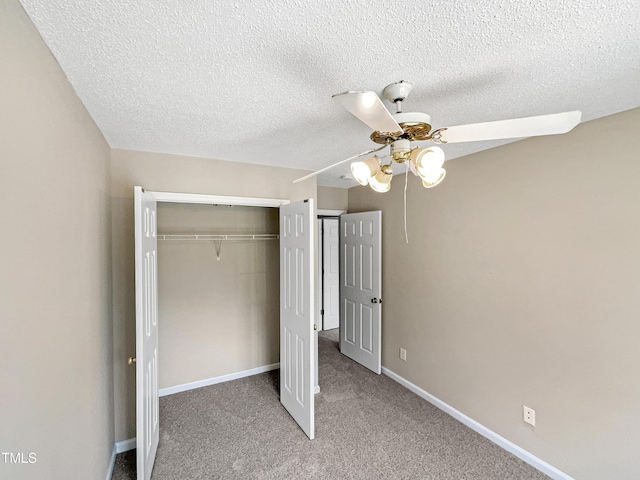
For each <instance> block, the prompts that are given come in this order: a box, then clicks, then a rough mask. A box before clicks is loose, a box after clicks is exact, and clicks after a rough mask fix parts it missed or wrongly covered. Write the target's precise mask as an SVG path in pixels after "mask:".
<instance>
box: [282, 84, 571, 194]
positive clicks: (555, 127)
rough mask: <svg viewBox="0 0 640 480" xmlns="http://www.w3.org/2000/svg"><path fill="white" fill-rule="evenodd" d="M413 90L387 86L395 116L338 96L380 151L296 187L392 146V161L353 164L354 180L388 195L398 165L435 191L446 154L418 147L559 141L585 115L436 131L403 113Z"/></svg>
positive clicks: (362, 98) (349, 95) (360, 99)
mask: <svg viewBox="0 0 640 480" xmlns="http://www.w3.org/2000/svg"><path fill="white" fill-rule="evenodd" d="M412 88H413V86H412V85H411V84H410V83H409V82H405V81H404V80H401V81H399V82H396V83H392V84H391V85H387V87H385V89H384V90H383V91H382V95H383V97H384V98H385V99H386V100H388V101H389V102H391V103H394V104H395V106H396V113H395V114H394V115H392V114H391V113H390V112H389V110H387V108H386V107H385V106H384V104H383V103H382V101H381V100H380V98H379V97H378V95H376V93H375V92H371V91H362V92H361V91H347V92H344V93H338V94H336V95H333V97H332V98H333V99H334V100H336V101H337V102H338V103H340V105H342V106H343V107H344V108H346V109H347V110H348V111H349V112H351V113H352V114H353V115H355V116H356V117H357V118H358V119H359V120H361V121H362V122H364V123H365V124H367V125H368V126H369V127H370V128H372V129H373V133H372V134H371V140H373V142H375V143H377V144H379V145H381V146H380V147H376V148H373V149H371V150H367V151H366V152H362V153H359V154H358V155H354V156H353V157H349V158H347V159H345V160H342V161H340V162H338V163H334V164H333V165H329V166H328V167H325V168H322V169H320V170H318V171H316V172H314V173H311V174H309V175H306V176H304V177H302V178H299V179H297V180H295V181H294V183H296V182H301V181H303V180H306V179H308V178H311V177H313V176H315V175H318V174H319V173H322V172H325V171H327V170H329V169H331V168H333V167H336V166H338V165H340V164H342V163H345V162H348V161H350V160H354V159H356V158H358V157H362V156H364V155H369V154H372V153H376V152H379V151H380V150H382V149H384V148H385V147H387V146H389V147H390V154H389V155H386V156H383V157H378V156H377V155H374V156H372V157H370V158H368V159H367V160H364V161H358V162H354V163H352V164H351V172H352V173H353V177H354V179H355V180H356V181H357V182H358V183H359V184H361V185H367V184H368V185H369V186H370V187H371V188H373V189H374V190H375V191H378V192H387V191H389V188H390V187H391V178H392V177H393V164H394V163H397V164H403V163H406V164H407V165H408V168H409V170H410V171H411V172H412V173H413V174H414V175H417V176H419V177H420V178H421V180H422V185H423V186H424V187H425V188H431V187H435V186H436V185H438V184H439V183H440V182H441V181H442V180H443V179H444V177H445V174H446V171H445V169H444V168H442V165H443V164H444V160H445V154H444V151H443V150H442V149H441V148H439V147H437V146H432V147H429V148H418V147H413V148H412V146H411V142H413V141H431V142H434V143H437V144H446V143H458V142H476V141H482V140H497V139H505V138H522V137H534V136H540V135H554V134H560V133H566V132H568V131H570V130H571V129H572V128H573V127H575V126H576V125H577V124H578V123H580V119H581V117H582V112H581V111H579V110H574V111H570V112H562V113H554V114H550V115H538V116H535V117H525V118H514V119H509V120H498V121H494V122H483V123H472V124H469V125H458V126H455V127H442V128H435V129H433V128H432V127H431V117H430V116H429V115H427V114H426V113H420V112H403V111H402V102H404V101H405V100H406V98H407V96H408V95H409V92H411V89H412ZM388 159H390V160H388Z"/></svg>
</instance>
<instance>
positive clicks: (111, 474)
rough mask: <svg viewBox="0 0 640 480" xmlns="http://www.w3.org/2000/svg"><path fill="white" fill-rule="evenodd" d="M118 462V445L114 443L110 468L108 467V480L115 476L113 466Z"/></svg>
mask: <svg viewBox="0 0 640 480" xmlns="http://www.w3.org/2000/svg"><path fill="white" fill-rule="evenodd" d="M115 464H116V446H115V444H114V445H113V449H112V450H111V460H109V468H107V480H111V478H112V477H113V467H114V465H115Z"/></svg>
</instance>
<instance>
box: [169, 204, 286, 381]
mask: <svg viewBox="0 0 640 480" xmlns="http://www.w3.org/2000/svg"><path fill="white" fill-rule="evenodd" d="M158 233H159V234H174V233H177V234H196V233H204V234H236V235H237V234H263V233H278V209H277V208H261V207H240V206H234V207H229V206H213V205H195V204H180V203H159V204H158ZM278 245H279V243H278V240H274V239H271V240H225V241H222V243H220V242H219V241H210V240H159V241H158V314H159V317H158V322H159V325H160V327H159V368H158V386H159V388H161V389H162V388H168V387H173V386H177V385H181V384H185V383H190V382H195V381H199V380H206V379H209V378H213V377H218V376H221V375H227V374H230V373H236V372H240V371H243V370H248V369H252V368H257V367H262V366H265V365H270V364H273V363H277V362H278V361H279V338H280V337H279V301H280V290H279V286H280V270H279V247H278ZM217 249H218V252H219V257H220V259H219V260H218V259H217V253H216V250H217Z"/></svg>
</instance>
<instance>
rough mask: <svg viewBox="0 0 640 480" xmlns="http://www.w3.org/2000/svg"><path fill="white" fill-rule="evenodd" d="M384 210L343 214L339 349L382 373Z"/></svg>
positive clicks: (341, 227) (341, 225) (341, 222)
mask: <svg viewBox="0 0 640 480" xmlns="http://www.w3.org/2000/svg"><path fill="white" fill-rule="evenodd" d="M381 263H382V212H380V211H376V212H363V213H350V214H345V215H342V216H341V217H340V265H341V266H342V272H341V274H342V275H341V278H340V298H341V312H340V313H341V322H340V351H341V352H342V353H343V354H345V355H346V356H348V357H349V358H352V359H353V360H355V361H356V362H358V363H360V364H362V365H364V366H365V367H367V368H368V369H370V370H373V371H374V372H376V373H378V374H379V373H380V372H381V333H382V332H381V320H382V303H381V302H382V268H381Z"/></svg>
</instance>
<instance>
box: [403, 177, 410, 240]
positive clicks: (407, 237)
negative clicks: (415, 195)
mask: <svg viewBox="0 0 640 480" xmlns="http://www.w3.org/2000/svg"><path fill="white" fill-rule="evenodd" d="M408 178H409V167H407V170H406V171H405V172H404V239H405V240H406V242H407V243H409V235H408V234H407V184H408V183H409V182H408V181H407V180H408Z"/></svg>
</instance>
